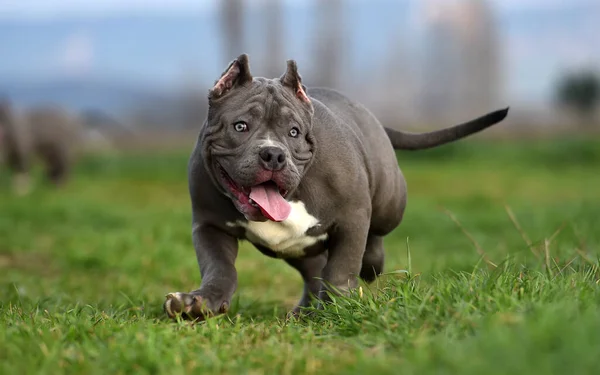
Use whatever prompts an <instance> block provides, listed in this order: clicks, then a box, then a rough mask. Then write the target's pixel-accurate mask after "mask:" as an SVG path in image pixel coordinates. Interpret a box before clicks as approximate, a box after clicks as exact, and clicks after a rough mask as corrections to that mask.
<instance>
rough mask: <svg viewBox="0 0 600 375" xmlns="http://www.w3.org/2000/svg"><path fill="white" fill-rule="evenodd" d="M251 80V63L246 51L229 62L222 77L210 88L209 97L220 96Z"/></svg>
mask: <svg viewBox="0 0 600 375" xmlns="http://www.w3.org/2000/svg"><path fill="white" fill-rule="evenodd" d="M250 81H252V75H251V74H250V63H249V62H248V55H247V54H245V53H244V54H241V55H240V56H239V57H238V58H237V59H235V60H233V61H232V62H231V63H230V64H229V66H228V67H227V69H225V71H224V72H223V74H221V78H219V80H217V81H216V82H215V85H214V86H213V88H212V89H210V91H209V94H208V96H209V98H218V97H220V96H222V95H223V94H225V93H226V92H228V91H229V90H231V88H232V87H234V86H242V85H244V84H246V83H248V82H250Z"/></svg>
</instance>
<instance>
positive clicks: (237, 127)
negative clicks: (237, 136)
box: [233, 121, 248, 133]
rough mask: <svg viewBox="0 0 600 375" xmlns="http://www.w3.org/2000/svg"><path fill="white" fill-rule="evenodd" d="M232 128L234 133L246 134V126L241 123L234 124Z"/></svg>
mask: <svg viewBox="0 0 600 375" xmlns="http://www.w3.org/2000/svg"><path fill="white" fill-rule="evenodd" d="M233 128H234V129H235V131H236V132H239V133H242V132H246V131H248V124H246V123H245V122H243V121H238V122H236V123H235V124H233Z"/></svg>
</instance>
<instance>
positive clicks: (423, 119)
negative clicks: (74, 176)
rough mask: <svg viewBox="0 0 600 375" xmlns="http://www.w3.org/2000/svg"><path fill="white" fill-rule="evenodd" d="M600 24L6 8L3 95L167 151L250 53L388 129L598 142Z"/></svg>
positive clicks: (333, 3)
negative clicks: (288, 67) (359, 105)
mask: <svg viewBox="0 0 600 375" xmlns="http://www.w3.org/2000/svg"><path fill="white" fill-rule="evenodd" d="M598 25H600V2H599V1H595V0H564V1H562V0H488V1H484V0H421V1H417V0H153V1H141V0H102V1H89V0H60V1H50V0H19V1H17V0H8V1H2V2H0V56H2V58H1V59H0V94H1V95H3V96H4V97H5V98H8V99H9V100H10V101H11V103H12V104H13V105H14V106H16V107H18V108H25V109H26V108H28V107H30V106H34V105H38V104H40V103H49V102H50V103H55V104H58V105H60V106H62V107H63V108H64V109H66V110H68V111H71V112H73V113H76V114H78V115H80V116H81V119H82V123H83V124H84V126H85V129H86V132H87V135H88V142H95V143H96V145H100V144H101V145H113V146H114V145H117V146H118V145H119V140H123V139H124V138H126V139H127V142H126V144H127V145H129V146H131V145H132V144H133V143H132V142H133V140H139V141H140V144H144V143H145V144H146V145H153V146H157V147H158V146H164V145H166V144H168V143H169V142H175V141H176V140H177V139H184V140H189V134H194V133H195V132H197V130H198V128H199V125H200V124H201V123H202V121H203V118H204V116H205V111H206V105H207V103H206V93H207V90H208V89H209V88H210V86H211V85H212V84H213V83H214V81H215V79H217V78H218V77H219V75H220V73H221V72H222V71H223V69H224V68H225V67H226V66H227V64H228V62H229V61H231V60H232V59H233V58H235V57H237V56H238V55H239V54H240V53H242V52H246V53H248V54H249V55H250V63H251V68H252V73H253V75H255V76H267V77H278V76H279V75H281V74H282V73H283V71H284V69H285V60H286V59H289V58H292V59H295V60H297V62H298V65H299V69H300V72H301V74H302V76H303V79H304V82H305V83H306V84H307V85H309V86H330V87H334V88H337V89H340V90H342V91H343V92H345V93H346V94H348V95H349V96H351V97H352V98H354V99H357V100H359V101H362V102H363V103H364V104H366V105H367V106H368V107H369V108H370V109H371V110H372V111H373V112H375V114H376V115H377V116H378V117H379V118H380V119H381V120H382V122H383V123H384V124H385V125H386V126H389V127H394V128H403V129H409V130H411V129H423V130H424V129H426V128H433V127H441V126H448V125H451V124H454V123H457V122H461V121H464V120H467V119H470V118H473V117H476V116H478V115H481V114H484V113H486V112H489V111H492V110H494V109H497V108H499V107H503V106H511V113H510V115H509V118H508V119H507V121H506V124H505V125H503V126H499V127H497V128H496V129H492V130H491V131H490V132H487V133H488V134H486V135H485V136H494V135H499V134H503V135H510V136H515V135H516V136H524V135H528V136H531V135H532V134H533V135H545V134H556V133H557V132H559V133H560V132H565V131H567V132H573V131H576V132H582V131H594V129H595V128H597V127H598V126H597V124H598V105H597V104H598V98H599V97H600V82H599V78H598V70H599V68H600V34H599V33H598ZM188 143H189V142H188Z"/></svg>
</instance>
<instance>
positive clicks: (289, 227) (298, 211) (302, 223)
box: [227, 201, 327, 258]
mask: <svg viewBox="0 0 600 375" xmlns="http://www.w3.org/2000/svg"><path fill="white" fill-rule="evenodd" d="M290 205H291V206H292V211H291V213H290V215H289V217H288V218H287V219H285V220H284V221H281V222H274V221H264V222H258V221H247V222H241V221H238V222H236V223H227V225H230V226H240V227H243V228H244V229H245V230H246V238H247V239H248V240H249V241H250V242H252V243H255V244H258V245H262V246H265V247H266V248H268V249H271V250H272V251H274V252H275V253H276V254H277V255H279V256H281V257H284V258H285V257H290V258H293V257H300V256H303V255H304V249H306V248H307V247H309V246H312V245H314V244H316V243H317V242H319V241H324V240H325V239H327V234H326V233H325V234H322V235H319V236H309V235H307V234H306V232H307V231H308V230H309V229H310V228H313V227H315V226H318V225H319V220H318V219H317V218H316V217H314V216H312V215H311V214H310V213H308V211H306V207H305V206H304V203H303V202H300V201H299V202H290Z"/></svg>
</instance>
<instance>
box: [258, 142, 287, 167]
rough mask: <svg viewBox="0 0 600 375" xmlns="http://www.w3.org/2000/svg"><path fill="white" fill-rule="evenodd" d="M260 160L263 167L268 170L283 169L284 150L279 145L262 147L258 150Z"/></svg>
mask: <svg viewBox="0 0 600 375" xmlns="http://www.w3.org/2000/svg"><path fill="white" fill-rule="evenodd" d="M258 154H259V156H260V161H261V162H262V165H263V167H265V169H268V170H270V171H278V170H280V169H283V167H284V165H285V151H284V150H283V149H281V148H279V147H273V146H268V147H263V148H262V149H261V150H260V151H259V153H258Z"/></svg>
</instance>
